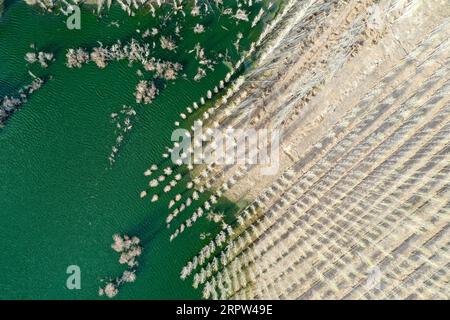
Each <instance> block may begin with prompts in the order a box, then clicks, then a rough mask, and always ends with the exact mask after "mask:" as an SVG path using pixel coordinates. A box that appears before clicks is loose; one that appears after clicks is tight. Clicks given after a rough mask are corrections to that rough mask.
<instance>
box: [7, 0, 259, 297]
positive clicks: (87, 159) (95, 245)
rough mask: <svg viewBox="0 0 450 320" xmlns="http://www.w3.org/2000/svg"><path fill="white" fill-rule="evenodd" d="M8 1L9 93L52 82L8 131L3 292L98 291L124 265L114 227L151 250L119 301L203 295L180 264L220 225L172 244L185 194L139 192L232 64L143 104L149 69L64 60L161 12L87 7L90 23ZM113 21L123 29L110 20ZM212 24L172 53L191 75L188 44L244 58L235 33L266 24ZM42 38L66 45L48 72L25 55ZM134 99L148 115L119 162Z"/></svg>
mask: <svg viewBox="0 0 450 320" xmlns="http://www.w3.org/2000/svg"><path fill="white" fill-rule="evenodd" d="M7 4H8V7H7V9H6V11H5V12H4V14H3V16H2V18H1V19H0V97H3V96H4V95H13V94H14V93H15V92H16V91H17V90H18V89H19V88H20V87H22V86H23V85H26V84H28V83H30V81H31V77H30V76H29V75H28V70H29V69H31V71H32V72H33V73H34V74H36V75H38V76H46V75H52V76H53V79H52V80H51V81H49V82H48V83H47V84H46V85H45V86H44V87H43V88H42V89H41V90H39V91H38V92H36V93H35V94H33V95H32V96H31V97H30V99H29V102H28V103H26V104H25V105H23V107H22V108H21V109H20V110H19V111H17V112H16V113H15V114H14V115H13V116H12V117H11V118H10V119H9V121H8V123H7V125H6V127H5V128H4V129H0V243H1V245H0V248H1V253H2V254H1V256H0V299H6V298H10V299H19V298H32V299H33V298H34V299H53V298H61V299H93V298H97V297H98V296H97V291H98V288H99V286H100V285H102V282H101V279H104V278H108V277H116V276H119V275H120V274H121V272H122V271H123V269H124V268H123V266H120V265H119V264H118V262H117V261H118V255H117V253H115V252H113V251H112V250H111V248H110V245H111V242H112V239H111V236H112V235H113V234H114V233H121V234H124V233H126V234H130V235H137V236H138V237H140V238H141V240H142V242H143V247H144V253H143V256H141V257H140V260H139V261H140V266H139V269H138V274H137V276H138V277H137V281H136V282H135V283H133V284H128V285H125V286H123V287H121V289H120V294H119V295H118V298H119V299H132V298H139V299H177V298H187V299H191V298H192V299H193V298H199V297H200V294H201V293H200V290H198V291H197V290H194V289H193V288H192V287H191V285H190V282H189V281H186V282H182V281H181V280H179V271H180V270H181V267H182V266H183V265H184V264H185V262H186V261H187V260H188V259H190V258H191V257H192V256H193V255H194V254H195V253H196V252H197V251H198V250H199V248H201V247H202V245H203V244H204V243H205V241H208V240H203V241H202V240H200V238H199V234H200V233H201V232H202V231H207V232H214V231H215V230H217V226H216V225H214V224H212V223H210V222H207V221H206V219H203V220H201V222H198V223H197V224H196V225H195V226H194V227H193V228H191V229H189V233H185V234H183V235H181V236H180V237H179V238H177V239H176V240H175V241H174V242H173V243H172V244H171V243H169V241H168V237H169V235H170V233H171V232H173V231H172V230H167V229H166V227H165V223H164V220H165V217H166V216H167V207H166V203H167V200H168V199H169V197H173V194H174V193H172V192H171V193H170V196H169V195H167V196H163V197H162V198H161V201H159V202H157V203H156V204H151V203H150V199H149V197H147V198H145V199H144V200H141V199H140V198H139V193H140V191H142V190H144V189H145V188H146V186H147V184H148V180H149V179H148V178H146V177H144V176H143V172H144V171H145V170H146V169H147V168H148V167H149V166H150V164H152V163H154V162H156V163H159V164H160V167H164V164H161V154H162V153H163V152H164V146H166V145H170V135H171V133H172V130H173V129H174V125H173V123H174V121H176V120H178V119H179V116H178V115H179V113H180V112H182V111H183V110H184V109H185V108H186V107H187V106H190V105H191V104H192V102H193V101H198V99H199V98H200V97H201V96H202V95H204V94H205V92H206V90H208V89H212V88H213V87H214V86H215V85H217V84H218V81H219V80H221V79H223V77H224V75H225V73H226V72H227V67H226V66H225V65H224V64H221V63H219V64H218V65H217V66H216V70H215V71H214V72H210V73H209V74H208V76H207V77H206V78H204V79H203V80H202V81H201V82H200V83H196V82H194V81H192V80H186V79H183V78H181V77H180V78H179V79H178V80H176V81H175V82H172V83H168V84H167V87H166V88H164V89H163V90H162V91H161V94H160V96H159V97H158V98H157V99H156V100H155V101H154V102H153V104H151V105H146V106H139V105H136V103H135V101H134V97H133V92H134V88H135V86H136V83H137V82H138V80H139V77H138V76H137V75H136V71H137V69H138V66H136V67H133V68H129V67H128V66H127V63H125V62H123V63H122V62H120V63H118V62H114V63H111V64H110V65H109V66H108V67H107V68H106V69H104V70H99V69H98V68H97V67H96V66H95V65H93V64H89V65H87V66H84V67H83V68H81V69H76V70H72V69H68V68H66V67H65V66H64V62H65V57H64V55H65V51H66V49H67V48H71V47H72V48H73V47H78V46H83V47H92V46H96V45H98V44H97V42H96V41H97V40H100V41H102V43H103V44H105V45H106V44H110V43H113V42H115V41H116V40H117V39H121V40H122V41H123V42H125V41H127V40H128V39H130V37H131V36H134V37H137V38H138V36H137V34H136V32H135V30H136V29H137V28H139V29H141V30H144V29H146V28H147V27H148V26H158V25H159V21H158V20H156V19H154V18H152V17H151V16H149V15H147V14H141V15H138V16H136V17H134V18H128V17H126V16H124V15H123V14H122V13H121V12H119V11H117V10H113V11H112V12H110V13H109V14H108V15H107V16H105V17H103V18H102V19H99V18H98V17H95V16H94V15H91V14H87V13H83V15H82V28H81V30H73V31H71V30H68V29H67V28H66V26H65V20H64V19H63V18H62V17H58V16H52V15H42V14H40V12H39V11H37V10H36V9H34V8H31V7H28V6H26V5H24V4H22V2H20V1H9V2H8V1H7ZM111 21H119V22H120V24H121V27H120V28H116V27H110V26H108V25H109V24H110V23H111ZM196 22H198V20H193V19H189V18H188V19H186V21H185V23H186V24H188V25H195V23H196ZM202 23H204V24H205V25H207V26H208V27H209V28H210V29H209V30H212V31H210V32H208V33H206V34H204V35H201V36H200V37H198V36H195V35H194V34H193V33H192V32H186V34H185V37H184V41H183V44H182V45H181V46H182V47H181V48H179V50H178V52H177V53H175V54H169V55H167V54H166V55H165V56H163V58H165V59H172V60H175V61H179V62H183V65H184V67H185V70H184V71H183V73H186V74H187V75H188V78H189V79H192V76H193V75H194V74H195V72H196V68H197V64H196V63H194V62H193V59H192V56H191V55H188V54H187V53H185V52H184V51H185V49H190V48H192V47H193V45H194V44H195V43H196V42H201V43H202V46H203V47H205V48H206V49H207V52H216V53H217V52H219V51H223V50H224V49H225V48H228V49H229V52H230V54H231V57H232V59H233V60H235V61H236V58H237V57H238V55H237V53H236V50H235V49H234V47H233V44H232V42H233V41H234V40H235V36H236V33H237V32H238V31H241V32H243V33H244V35H245V36H249V39H244V40H243V41H242V43H241V46H243V47H244V48H245V47H246V46H248V44H249V42H250V39H251V38H253V39H254V38H255V37H256V36H257V34H258V32H260V30H261V27H258V28H254V29H253V30H251V31H250V28H249V27H248V24H247V27H242V25H241V24H240V25H239V26H238V25H236V24H232V23H230V24H228V25H227V28H228V29H229V30H228V31H226V30H225V29H223V28H221V27H220V25H219V23H222V24H224V22H223V21H222V22H220V19H217V17H214V16H212V17H209V18H207V19H206V20H204V21H203V22H202ZM164 28H167V32H169V31H170V26H166V27H164ZM163 32H164V31H163ZM32 43H34V44H35V45H36V47H37V48H38V49H39V50H44V51H51V52H55V54H56V61H55V62H54V63H53V64H52V65H51V66H50V67H49V68H48V69H45V70H43V69H41V68H40V67H37V66H32V67H29V66H27V65H26V62H25V61H24V58H23V57H24V55H25V53H26V52H27V51H30V44H32ZM183 46H184V47H183ZM161 54H162V53H161ZM123 104H126V105H130V106H133V107H134V108H135V109H136V111H137V116H136V118H135V119H134V121H133V130H132V131H131V133H130V134H129V135H128V136H127V137H126V139H125V142H124V143H123V145H122V147H121V149H120V152H119V154H118V157H117V161H116V163H115V164H114V165H113V166H112V167H110V165H109V163H108V161H107V157H108V155H109V153H110V150H111V147H112V146H113V145H114V141H115V138H116V136H117V134H116V133H115V131H114V124H113V123H112V122H111V119H110V115H111V113H113V112H118V111H119V110H120V108H121V106H122V105H123ZM180 188H181V187H180ZM178 191H179V190H178ZM178 191H175V192H178ZM181 191H183V190H181ZM222 205H223V204H222ZM187 212H188V213H187V214H189V211H187ZM184 214H185V213H184ZM187 214H186V216H184V217H187ZM182 220H184V219H182ZM174 227H177V226H174ZM173 230H174V229H173ZM69 265H78V266H79V267H80V268H81V287H82V288H81V290H68V289H67V288H66V279H67V276H68V275H67V274H66V268H67V267H68V266H69Z"/></svg>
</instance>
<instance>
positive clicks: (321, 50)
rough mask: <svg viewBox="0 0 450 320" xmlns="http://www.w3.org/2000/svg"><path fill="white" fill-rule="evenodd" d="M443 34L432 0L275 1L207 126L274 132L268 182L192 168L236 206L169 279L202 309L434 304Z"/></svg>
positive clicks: (444, 280) (447, 215)
mask: <svg viewBox="0 0 450 320" xmlns="http://www.w3.org/2000/svg"><path fill="white" fill-rule="evenodd" d="M449 38H450V6H449V5H448V2H446V1H437V0H436V1H422V0H409V1H407V0H405V1H389V0H380V1H369V0H368V1H363V0H360V1H356V0H355V1H350V0H349V1H320V0H318V1H306V0H305V1H288V2H287V3H286V4H285V15H284V17H283V20H282V21H281V22H280V23H279V24H278V25H277V26H276V28H275V31H274V32H272V33H271V34H269V36H268V37H266V38H265V39H264V41H263V42H262V43H261V45H262V48H261V50H259V52H258V53H257V54H256V56H255V57H256V62H255V63H254V64H253V67H252V70H250V71H249V72H247V73H246V74H244V75H243V77H242V78H241V79H240V80H239V81H240V82H239V83H238V85H239V86H238V88H236V90H235V91H234V94H233V96H232V97H230V98H229V99H228V101H227V103H226V105H225V106H223V107H222V108H223V110H221V112H218V113H217V114H215V115H214V117H213V119H211V123H213V122H214V121H216V122H218V123H220V124H221V125H223V126H225V127H228V126H231V127H238V128H246V127H253V128H265V127H274V128H283V131H284V135H283V140H282V143H281V150H282V152H281V155H280V157H281V159H280V162H281V163H280V171H279V175H278V176H261V175H259V174H258V173H257V172H258V171H259V166H258V165H232V166H225V167H224V166H218V165H210V166H208V167H206V168H205V171H206V172H207V173H208V174H206V175H203V178H202V181H204V182H203V183H204V184H205V185H206V184H207V185H210V186H211V190H213V191H215V192H217V191H218V192H219V194H223V195H225V196H226V197H228V198H230V199H232V200H234V201H236V202H239V203H245V202H247V203H249V204H248V205H247V206H245V207H243V208H242V209H241V211H240V212H239V213H238V214H237V216H236V220H235V223H234V224H233V225H232V230H229V229H228V230H226V232H221V233H219V235H218V236H217V237H216V238H215V239H214V240H212V241H211V242H210V243H209V244H207V245H206V246H205V247H204V248H202V249H201V250H200V251H199V254H198V255H197V256H195V257H193V258H192V259H191V260H190V261H189V262H187V264H186V266H185V268H184V269H183V270H182V278H184V279H186V280H185V281H193V285H194V287H199V288H200V289H201V290H203V296H204V297H205V298H212V299H217V298H231V299H241V298H243V299H279V298H282V299H355V298H358V299H361V298H362V299H412V298H415V299H423V298H431V299H442V298H443V299H448V298H449V297H450V289H449V285H448V282H449V265H450V258H449V254H448V248H449V241H450V233H449V232H450V230H449V223H450V204H449V199H450V197H449V196H450V194H449V175H450V171H449V169H450V165H449V163H450V161H449V160H450V154H449V142H450V132H449V130H450V121H449V120H450V98H449V97H450V95H449V93H450V72H449V68H448V66H449V61H450V41H449V40H448V39H449Z"/></svg>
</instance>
